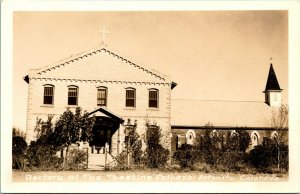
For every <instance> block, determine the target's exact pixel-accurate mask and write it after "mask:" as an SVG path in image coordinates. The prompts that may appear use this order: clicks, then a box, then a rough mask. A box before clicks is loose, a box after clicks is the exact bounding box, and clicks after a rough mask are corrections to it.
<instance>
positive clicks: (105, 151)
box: [104, 143, 107, 170]
mask: <svg viewBox="0 0 300 194" xmlns="http://www.w3.org/2000/svg"><path fill="white" fill-rule="evenodd" d="M106 144H107V143H105V146H104V153H105V162H104V169H105V170H106V163H107V150H106Z"/></svg>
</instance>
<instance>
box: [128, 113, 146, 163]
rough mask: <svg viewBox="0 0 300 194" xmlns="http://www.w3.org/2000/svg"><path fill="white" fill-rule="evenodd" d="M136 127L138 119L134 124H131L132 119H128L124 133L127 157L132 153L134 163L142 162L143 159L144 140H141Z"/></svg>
mask: <svg viewBox="0 0 300 194" xmlns="http://www.w3.org/2000/svg"><path fill="white" fill-rule="evenodd" d="M136 128H137V123H136V121H135V122H134V124H131V120H130V119H128V121H127V124H126V126H125V131H124V133H125V137H126V139H125V142H126V151H127V157H129V154H131V156H132V159H133V163H134V164H140V163H141V159H142V150H141V149H142V141H141V140H140V136H139V134H138V133H137V131H136ZM128 162H129V161H127V163H128ZM127 165H128V164H127Z"/></svg>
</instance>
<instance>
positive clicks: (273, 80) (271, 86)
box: [265, 63, 281, 91]
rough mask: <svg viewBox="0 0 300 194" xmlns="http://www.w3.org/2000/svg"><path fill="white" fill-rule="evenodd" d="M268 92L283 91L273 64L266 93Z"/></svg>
mask: <svg viewBox="0 0 300 194" xmlns="http://www.w3.org/2000/svg"><path fill="white" fill-rule="evenodd" d="M267 90H281V89H280V86H279V83H278V81H277V77H276V74H275V71H274V69H273V65H272V63H271V65H270V70H269V76H268V80H267V84H266V89H265V91H267Z"/></svg>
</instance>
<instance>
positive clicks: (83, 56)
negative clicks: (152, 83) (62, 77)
mask: <svg viewBox="0 0 300 194" xmlns="http://www.w3.org/2000/svg"><path fill="white" fill-rule="evenodd" d="M102 51H103V52H106V53H108V54H110V55H112V56H113V57H116V58H117V59H119V60H121V61H125V63H128V64H129V65H132V66H134V67H136V68H138V69H141V70H142V71H146V73H148V74H151V75H152V76H155V77H156V78H159V79H161V80H163V81H165V78H163V77H162V76H160V75H158V74H156V73H154V72H152V71H150V70H148V69H145V68H144V67H142V66H139V65H137V64H135V63H133V62H131V61H129V60H127V59H125V58H123V57H121V56H119V55H117V54H115V53H113V52H111V51H109V50H107V49H105V48H101V49H97V50H94V51H91V52H89V53H86V54H82V55H79V56H77V57H76V58H72V59H69V60H67V61H65V62H62V63H60V64H58V65H55V66H52V67H49V68H47V69H44V70H42V71H39V72H37V74H38V75H42V74H43V73H46V72H47V71H52V70H54V69H56V68H60V67H62V66H65V65H67V64H70V63H73V62H74V61H78V60H81V59H83V58H85V57H88V56H92V55H93V54H97V53H98V52H102Z"/></svg>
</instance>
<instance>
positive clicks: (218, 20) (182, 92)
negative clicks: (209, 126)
mask: <svg viewBox="0 0 300 194" xmlns="http://www.w3.org/2000/svg"><path fill="white" fill-rule="evenodd" d="M102 26H105V27H106V29H107V30H108V31H109V34H108V35H107V36H106V43H107V44H108V48H111V49H112V50H113V51H117V53H118V54H120V55H122V56H124V57H125V58H128V59H129V60H131V61H133V62H135V63H137V64H140V65H142V66H143V65H145V66H147V67H151V68H153V69H156V70H158V71H159V72H161V73H163V74H168V75H170V76H171V77H172V80H173V81H174V82H176V83H177V84H178V85H177V86H176V87H175V88H174V89H173V90H172V98H173V99H178V98H180V99H200V100H235V101H264V94H263V93H262V91H263V90H264V89H265V85H266V81H267V76H268V71H269V67H270V60H269V59H270V57H272V58H273V60H272V63H273V67H274V69H275V72H276V75H277V79H278V81H279V84H280V87H281V88H282V89H284V90H283V92H282V98H283V102H284V103H288V14H287V11H182V12H177V11H172V12H170V11H169V12H167V11H166V12H157V11H155V12H129V11H128V12H15V13H14V21H13V28H14V31H13V33H14V34H13V43H14V44H13V49H14V50H13V60H14V61H13V68H14V69H13V97H14V99H13V105H14V107H13V126H15V127H18V128H20V129H23V130H25V128H26V109H27V89H28V85H27V83H26V82H25V81H23V77H24V76H25V75H27V74H28V70H29V69H32V68H39V67H42V66H45V65H48V64H51V63H53V62H56V61H59V60H61V59H64V58H66V57H69V56H70V55H72V54H77V53H80V52H82V51H86V50H90V49H93V48H95V47H97V46H98V44H99V43H100V41H101V35H100V34H99V30H100V29H101V28H102Z"/></svg>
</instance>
